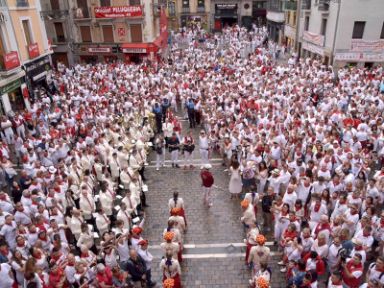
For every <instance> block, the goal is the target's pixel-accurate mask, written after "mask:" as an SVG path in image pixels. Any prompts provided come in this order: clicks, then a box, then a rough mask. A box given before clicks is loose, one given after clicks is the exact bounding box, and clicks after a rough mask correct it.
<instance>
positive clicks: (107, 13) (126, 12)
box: [95, 6, 143, 18]
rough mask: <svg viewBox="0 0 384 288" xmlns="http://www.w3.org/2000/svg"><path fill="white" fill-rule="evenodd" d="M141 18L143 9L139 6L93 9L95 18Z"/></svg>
mask: <svg viewBox="0 0 384 288" xmlns="http://www.w3.org/2000/svg"><path fill="white" fill-rule="evenodd" d="M141 16H143V9H142V7H141V6H112V7H95V17H96V18H127V17H141Z"/></svg>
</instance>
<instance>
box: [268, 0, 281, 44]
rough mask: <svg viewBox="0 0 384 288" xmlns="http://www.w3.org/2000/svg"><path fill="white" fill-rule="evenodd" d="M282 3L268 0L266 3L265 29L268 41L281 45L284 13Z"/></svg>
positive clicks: (278, 0) (277, 0)
mask: <svg viewBox="0 0 384 288" xmlns="http://www.w3.org/2000/svg"><path fill="white" fill-rule="evenodd" d="M283 2H284V1H281V0H270V1H268V2H267V29H268V34H269V39H270V40H271V41H273V42H276V43H278V44H281V43H282V42H283V40H284V25H285V12H284V3H283Z"/></svg>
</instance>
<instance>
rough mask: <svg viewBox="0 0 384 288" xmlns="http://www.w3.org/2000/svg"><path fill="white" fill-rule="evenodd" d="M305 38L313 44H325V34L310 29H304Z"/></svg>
mask: <svg viewBox="0 0 384 288" xmlns="http://www.w3.org/2000/svg"><path fill="white" fill-rule="evenodd" d="M303 39H304V40H305V41H308V42H311V43H313V44H316V45H319V46H324V36H323V35H320V34H316V33H312V32H309V31H304V33H303Z"/></svg>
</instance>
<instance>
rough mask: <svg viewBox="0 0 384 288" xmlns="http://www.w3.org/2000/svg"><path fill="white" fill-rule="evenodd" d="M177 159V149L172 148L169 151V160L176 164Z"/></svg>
mask: <svg viewBox="0 0 384 288" xmlns="http://www.w3.org/2000/svg"><path fill="white" fill-rule="evenodd" d="M178 160H179V150H173V151H172V152H171V162H172V164H177V161H178Z"/></svg>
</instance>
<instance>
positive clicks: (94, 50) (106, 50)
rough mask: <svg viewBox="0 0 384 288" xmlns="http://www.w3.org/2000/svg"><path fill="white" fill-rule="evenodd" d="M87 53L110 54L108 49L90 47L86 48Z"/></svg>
mask: <svg viewBox="0 0 384 288" xmlns="http://www.w3.org/2000/svg"><path fill="white" fill-rule="evenodd" d="M88 52H90V53H110V52H111V48H110V47H90V48H88Z"/></svg>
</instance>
